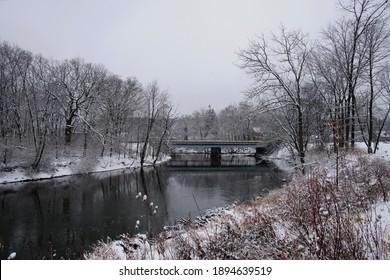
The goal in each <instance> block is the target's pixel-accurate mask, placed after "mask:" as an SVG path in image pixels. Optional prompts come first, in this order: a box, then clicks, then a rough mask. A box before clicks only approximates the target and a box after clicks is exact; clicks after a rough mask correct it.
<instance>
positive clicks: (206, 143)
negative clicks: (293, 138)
mask: <svg viewBox="0 0 390 280" xmlns="http://www.w3.org/2000/svg"><path fill="white" fill-rule="evenodd" d="M170 146H171V147H173V148H190V147H194V148H195V147H198V148H212V147H221V148H225V147H248V148H259V147H260V148H265V147H266V146H267V143H264V142H259V141H221V140H171V141H170Z"/></svg>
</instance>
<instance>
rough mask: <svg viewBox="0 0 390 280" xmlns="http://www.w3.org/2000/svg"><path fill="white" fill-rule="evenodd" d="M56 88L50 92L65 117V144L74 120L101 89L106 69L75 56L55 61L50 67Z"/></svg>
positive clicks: (70, 133)
mask: <svg viewBox="0 0 390 280" xmlns="http://www.w3.org/2000/svg"><path fill="white" fill-rule="evenodd" d="M52 69H53V74H54V75H55V78H56V81H57V82H58V84H57V86H58V89H57V91H56V92H55V93H52V96H53V98H54V99H55V100H56V101H57V102H58V104H60V106H61V112H62V114H63V117H64V119H65V144H67V145H69V144H70V143H71V138H72V132H73V129H74V126H75V122H76V120H78V117H79V114H80V113H81V111H82V110H87V109H88V107H89V105H90V104H91V103H92V102H93V100H94V99H95V98H96V96H97V95H99V94H100V93H101V92H102V91H103V87H102V85H103V84H104V79H105V76H106V70H105V69H104V67H102V66H100V65H93V64H91V63H85V62H84V61H83V60H82V59H79V58H76V59H71V60H65V61H63V62H61V63H56V64H55V65H53V67H52Z"/></svg>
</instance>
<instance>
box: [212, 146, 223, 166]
mask: <svg viewBox="0 0 390 280" xmlns="http://www.w3.org/2000/svg"><path fill="white" fill-rule="evenodd" d="M221 150H222V149H221V148H220V147H211V150H210V162H211V166H213V167H218V166H221Z"/></svg>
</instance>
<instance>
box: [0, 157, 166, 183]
mask: <svg viewBox="0 0 390 280" xmlns="http://www.w3.org/2000/svg"><path fill="white" fill-rule="evenodd" d="M170 159H171V157H170V156H166V155H165V156H163V157H162V158H161V159H160V160H158V161H156V165H159V164H162V163H164V162H167V161H169V160H170ZM153 162H154V159H153V158H147V159H146V160H145V163H144V167H150V166H153V165H154V164H153ZM139 168H141V164H140V161H139V159H134V158H117V157H116V156H113V157H109V156H105V157H102V158H94V159H90V158H76V159H74V158H73V159H72V160H69V159H68V160H66V159H63V160H60V161H54V162H53V163H52V167H51V168H50V170H47V171H36V172H33V171H31V170H29V169H26V168H12V170H10V171H1V172H0V188H1V185H5V184H11V183H19V182H32V181H40V180H50V179H53V178H61V177H65V176H73V175H86V174H93V173H100V172H108V171H114V170H120V169H132V170H136V169H139Z"/></svg>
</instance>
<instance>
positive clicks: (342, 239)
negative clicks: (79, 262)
mask: <svg viewBox="0 0 390 280" xmlns="http://www.w3.org/2000/svg"><path fill="white" fill-rule="evenodd" d="M383 148H384V147H383ZM387 148H388V147H387ZM389 152H390V151H389ZM324 157H326V155H324ZM326 158H327V160H326V161H325V160H323V162H322V163H321V164H320V165H317V166H312V167H311V168H310V169H308V170H307V173H306V174H305V175H303V174H301V173H297V174H296V176H295V177H294V178H293V180H292V181H291V182H290V183H289V184H287V185H285V186H283V188H281V189H277V190H274V191H272V192H270V193H269V194H267V195H266V196H264V197H258V198H256V199H254V200H252V201H249V202H246V203H243V204H239V205H233V206H232V207H228V208H219V209H215V210H214V211H208V212H207V213H205V215H204V216H202V217H198V218H197V219H195V220H185V219H184V220H182V222H181V224H179V225H178V226H176V228H174V229H172V228H166V230H165V231H163V232H162V233H161V234H159V235H158V236H157V237H155V238H153V239H149V238H148V236H146V235H144V234H138V235H136V236H130V235H123V236H122V238H121V240H119V241H118V240H116V241H108V242H100V243H99V244H97V245H96V246H95V247H94V248H93V249H92V250H91V251H90V252H88V253H87V254H86V255H85V258H86V259H241V260H242V259H276V260H280V259H389V258H390V205H389V194H390V173H389V172H388V171H389V170H390V163H389V161H386V160H385V159H382V158H379V157H373V156H368V155H364V154H362V153H360V152H356V153H348V154H346V153H343V154H341V155H340V157H339V159H338V160H339V165H338V166H337V167H336V165H335V160H336V159H335V158H334V157H333V156H332V157H330V158H328V157H326Z"/></svg>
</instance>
